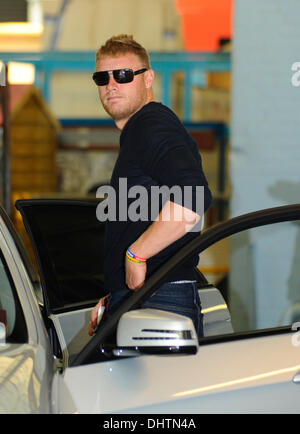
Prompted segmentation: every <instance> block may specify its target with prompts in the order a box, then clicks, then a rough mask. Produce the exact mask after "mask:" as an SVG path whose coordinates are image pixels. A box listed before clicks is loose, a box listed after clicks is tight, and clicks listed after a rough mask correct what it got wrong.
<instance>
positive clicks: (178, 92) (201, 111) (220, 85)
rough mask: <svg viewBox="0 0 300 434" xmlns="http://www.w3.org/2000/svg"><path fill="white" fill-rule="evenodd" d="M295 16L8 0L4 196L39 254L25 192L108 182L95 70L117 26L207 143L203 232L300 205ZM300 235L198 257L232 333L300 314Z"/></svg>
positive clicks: (168, 100) (90, 187)
mask: <svg viewBox="0 0 300 434" xmlns="http://www.w3.org/2000/svg"><path fill="white" fill-rule="evenodd" d="M299 14H300V4H299V2H298V0H288V1H287V2H282V0H272V1H270V0H263V1H262V0H214V1H212V0H201V1H200V0H151V1H150V2H149V1H148V0H112V1H110V0H109V1H108V0H85V1H82V0H27V1H26V0H2V1H1V4H0V61H1V74H0V84H1V86H0V92H1V113H0V126H1V129H0V132H1V135H0V145H1V185H0V194H1V203H2V205H3V206H4V208H5V209H6V211H7V212H8V214H9V215H10V217H11V218H12V220H13V222H14V224H15V226H16V228H17V230H18V232H19V233H20V235H21V237H22V239H23V241H24V243H25V245H26V247H27V249H28V252H29V254H30V255H31V257H32V259H33V260H34V258H33V256H32V252H31V246H30V242H29V239H28V238H27V236H26V233H25V229H24V227H23V224H22V220H21V216H20V214H19V213H18V212H17V211H16V209H15V208H14V203H15V201H16V200H17V199H24V198H25V199H26V198H40V197H42V198H45V197H51V198H53V197H58V198H82V197H93V198H94V197H95V191H96V188H97V186H98V185H103V184H107V183H108V182H109V179H110V175H111V172H112V169H113V166H114V163H115V161H116V158H117V155H118V147H119V144H118V141H119V131H118V130H117V129H116V127H115V125H114V123H113V122H112V121H111V120H110V119H109V118H108V115H107V114H106V112H105V111H104V110H103V108H102V107H101V105H100V103H99V100H98V94H97V92H96V89H95V86H94V83H93V82H92V80H91V74H92V72H93V70H94V62H95V60H94V59H95V52H96V50H97V49H98V48H99V46H100V45H101V44H102V43H103V42H104V41H105V40H106V39H108V38H109V37H110V36H112V35H114V34H120V33H128V34H133V35H134V37H135V39H136V40H138V41H140V43H141V44H142V45H144V46H145V48H146V49H147V50H148V51H149V52H150V60H151V64H152V67H153V69H154V71H155V73H156V81H155V87H154V94H155V100H157V101H161V102H163V103H164V104H166V105H167V106H169V107H170V108H172V109H173V110H174V111H175V113H176V114H177V115H178V116H179V118H180V119H181V120H182V122H183V123H184V125H185V126H186V128H187V129H188V131H189V132H190V134H191V135H192V136H193V137H194V139H195V140H196V142H197V144H198V148H199V152H200V153H201V156H202V160H203V167H204V171H205V174H206V176H207V178H208V181H209V185H210V188H211V190H212V193H213V203H212V206H211V207H210V209H209V210H208V212H207V215H206V219H205V229H208V228H210V227H212V226H213V225H216V224H218V223H219V222H222V221H224V220H226V219H229V218H231V217H235V216H238V215H241V214H244V213H248V212H251V211H256V210H259V209H263V208H271V207H275V206H280V205H286V204H293V203H298V202H299V196H300V195H299V186H300V177H299V157H300V155H299V153H300V146H299V137H300V131H299V130H300V123H299V120H298V118H299V113H300V98H299V92H300V90H299V89H298V86H299V85H300V81H299V82H298V80H297V76H296V75H295V74H296V73H297V63H299V62H300V54H299V44H298V41H299V39H300V28H299V24H298V19H297V17H298V16H299ZM299 65H300V63H299ZM299 65H298V67H300V66H299ZM298 232H299V231H298V226H297V225H296V224H290V225H289V227H287V228H285V229H284V230H282V231H281V230H279V231H274V232H273V233H272V234H270V237H271V242H270V241H269V240H268V241H267V244H264V240H263V237H260V236H258V235H255V236H253V237H246V238H245V239H239V240H237V241H236V242H230V240H229V239H225V240H224V241H222V242H220V243H219V244H217V245H214V246H213V247H212V248H211V249H208V250H207V251H206V252H205V253H203V254H202V255H201V257H200V261H199V269H200V271H202V273H203V274H204V275H205V276H206V278H207V279H208V281H209V282H210V283H212V284H215V285H216V286H217V287H218V289H220V291H221V292H222V294H223V296H224V298H225V300H226V302H227V303H228V305H229V308H230V312H231V315H232V319H233V324H234V327H235V328H236V329H239V330H249V329H251V328H260V329H263V328H266V327H269V326H278V325H280V324H284V323H285V321H287V318H289V315H290V311H291V309H296V310H297V309H298V310H297V312H298V311H299V305H300V292H299V291H297V288H298V283H299V282H298V279H296V278H295V277H294V275H295V270H296V269H297V258H298V257H299V252H298V251H299V247H298V248H297V239H298V237H299V235H298ZM241 244H243V249H242V251H241V250H238V248H239V245H241ZM266 246H267V247H266ZM277 264H280V265H277ZM241 282H243V283H245V282H248V284H247V285H244V286H243V288H242V285H241V284H240V283H241ZM287 282H289V283H287ZM291 282H292V283H291ZM286 288H287V289H286ZM291 288H292V289H291ZM295 288H296V289H295Z"/></svg>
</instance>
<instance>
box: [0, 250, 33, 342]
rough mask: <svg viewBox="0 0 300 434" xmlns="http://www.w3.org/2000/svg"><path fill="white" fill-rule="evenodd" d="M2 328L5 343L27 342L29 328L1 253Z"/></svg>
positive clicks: (0, 297) (0, 295) (0, 317)
mask: <svg viewBox="0 0 300 434" xmlns="http://www.w3.org/2000/svg"><path fill="white" fill-rule="evenodd" d="M0 323H1V324H0V327H1V332H2V338H3V333H4V330H5V342H9V343H24V342H27V340H28V338H27V328H26V323H25V319H24V315H23V312H22V309H21V305H20V302H19V300H18V297H17V294H16V290H15V286H14V283H13V280H12V278H11V275H10V272H9V269H8V267H7V264H6V262H5V259H4V257H3V255H2V253H1V252H0Z"/></svg>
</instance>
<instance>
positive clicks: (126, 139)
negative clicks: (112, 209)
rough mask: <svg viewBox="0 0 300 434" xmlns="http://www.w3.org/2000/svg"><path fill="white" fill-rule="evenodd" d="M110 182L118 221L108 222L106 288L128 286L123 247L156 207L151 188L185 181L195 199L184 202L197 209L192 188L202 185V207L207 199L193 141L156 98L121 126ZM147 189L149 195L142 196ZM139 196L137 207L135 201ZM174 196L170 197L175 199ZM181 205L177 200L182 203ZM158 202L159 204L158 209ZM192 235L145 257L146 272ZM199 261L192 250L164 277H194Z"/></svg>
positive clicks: (135, 236)
mask: <svg viewBox="0 0 300 434" xmlns="http://www.w3.org/2000/svg"><path fill="white" fill-rule="evenodd" d="M120 182H121V184H122V186H121V188H120V185H121V184H120ZM110 185H111V187H113V189H114V191H115V192H116V197H115V199H116V204H117V206H116V220H115V221H112V220H111V219H110V220H108V221H107V222H106V237H105V250H104V251H105V263H104V274H105V287H106V289H107V290H108V291H110V292H114V291H118V290H120V289H123V288H124V287H126V285H125V253H126V250H127V248H128V247H129V246H130V245H131V244H132V243H133V242H134V241H136V240H137V239H138V238H139V237H140V235H141V234H142V233H143V232H145V230H146V229H147V228H148V227H149V225H151V224H152V222H153V221H152V220H153V216H154V214H153V210H157V203H154V201H153V200H152V201H151V192H153V187H154V186H156V188H158V187H161V186H167V187H169V188H171V187H173V186H180V187H182V189H183V187H184V186H192V187H193V200H192V201H188V202H187V203H188V204H189V205H188V207H189V208H190V209H193V210H194V211H197V210H196V202H195V199H196V196H195V195H196V190H195V187H196V186H203V188H204V210H206V209H207V208H208V206H209V204H210V202H211V193H210V190H209V188H208V184H207V180H206V178H205V175H204V173H203V170H202V163H201V157H200V154H199V151H198V147H197V144H196V143H195V141H194V140H193V139H192V138H191V136H190V135H189V134H188V132H187V131H186V129H185V128H184V126H183V124H182V123H181V122H180V120H179V119H178V118H177V116H176V115H175V114H174V113H173V112H172V111H171V110H170V109H168V108H167V107H166V106H164V105H162V104H160V103H156V102H150V103H148V104H147V105H145V106H144V107H142V109H140V110H139V111H138V112H137V113H135V114H134V115H133V116H132V117H131V118H130V119H129V121H128V122H127V124H126V125H125V127H124V129H123V131H122V133H121V136H120V152H119V156H118V159H117V161H116V164H115V167H114V170H113V173H112V177H111V182H110ZM139 186H142V188H141V187H139ZM132 187H134V190H131V192H132V193H133V194H132V196H133V197H131V198H128V192H129V190H130V189H131V188H132ZM182 191H183V190H182ZM145 192H147V193H148V195H146V196H145V194H144V193H145ZM145 197H147V199H148V204H147V206H148V210H147V209H146V208H145V207H144V202H143V200H144V199H145ZM153 197H154V196H153ZM171 200H172V198H171ZM183 200H184V196H183ZM139 201H141V202H140V204H141V207H140V208H139V207H138V206H137V205H138V203H139ZM176 201H177V200H176V199H175V197H174V202H176ZM185 204H186V203H181V205H182V206H185ZM126 205H127V206H126ZM162 205H163V204H162V203H161V204H160V206H159V209H158V211H159V210H161V208H162ZM127 211H128V214H129V215H128V214H127ZM151 211H152V214H153V215H152V220H151ZM126 214H127V215H126ZM134 215H137V216H140V219H139V220H137V221H132V217H133V216H134ZM195 235H197V233H195V232H188V233H187V234H186V235H184V236H183V237H182V238H180V239H179V240H177V241H175V242H174V243H172V244H171V245H169V246H168V247H166V248H165V249H163V250H162V251H161V252H159V253H158V254H156V255H155V256H153V257H152V258H150V259H148V260H147V277H148V276H149V275H151V274H152V273H153V271H155V269H156V268H157V267H159V266H160V265H161V264H162V263H164V262H165V261H166V260H167V259H168V258H169V257H170V256H171V255H172V254H174V253H175V252H176V251H178V249H179V248H180V247H182V246H183V245H184V244H186V242H187V241H189V240H190V239H191V238H192V237H194V236H195ZM197 263H198V255H195V256H194V257H192V258H190V259H189V260H188V261H186V262H185V263H184V264H182V265H181V266H179V267H177V268H176V270H175V271H174V272H172V274H171V275H169V276H168V281H174V280H194V279H195V274H194V267H195V266H196V265H197Z"/></svg>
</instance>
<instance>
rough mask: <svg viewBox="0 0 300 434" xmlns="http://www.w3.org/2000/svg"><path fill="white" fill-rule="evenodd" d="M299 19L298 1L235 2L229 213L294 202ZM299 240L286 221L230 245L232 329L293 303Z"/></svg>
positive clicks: (265, 321) (298, 164) (299, 148)
mask: <svg viewBox="0 0 300 434" xmlns="http://www.w3.org/2000/svg"><path fill="white" fill-rule="evenodd" d="M299 16H300V2H299V1H298V0H286V1H284V2H283V1H282V0H235V7H234V43H233V55H232V74H233V75H232V121H231V157H230V175H231V184H232V200H231V215H232V216H235V215H239V214H242V213H246V212H250V211H254V210H257V209H261V208H267V207H274V206H280V205H286V204H290V203H297V202H298V203H299V202H300V122H299V116H300V87H298V86H295V84H297V83H298V81H299V84H300V79H299V77H298V75H299V74H298V75H297V76H296V75H295V74H296V72H295V71H292V66H293V65H294V64H295V62H297V61H298V62H299V61H300V49H299V40H300V26H299ZM299 66H300V65H299ZM294 68H295V69H296V67H295V65H294ZM293 76H294V77H293ZM292 77H293V80H292ZM293 84H294V85H293ZM299 239H300V231H299V225H295V224H290V225H289V228H285V229H283V228H282V229H278V228H276V229H275V228H274V229H273V230H272V231H271V232H269V236H268V237H262V236H250V237H249V238H248V240H246V241H245V240H244V241H245V246H244V250H243V254H237V251H238V250H237V245H233V246H232V249H233V251H232V254H231V287H232V291H231V299H232V306H233V308H234V309H235V310H236V313H237V323H238V324H239V326H241V327H243V326H245V327H247V326H248V325H251V324H253V325H254V326H256V327H268V326H269V325H270V323H271V324H272V323H273V322H274V321H275V320H276V321H277V317H278V316H279V317H280V318H282V316H284V315H285V311H286V309H288V307H289V306H290V305H292V304H294V303H296V302H299V301H300V282H298V278H297V277H296V274H295V273H296V268H297V267H295V266H293V264H295V258H297V257H298V258H299V255H300V252H299V249H300V243H298V245H297V244H296V242H297V240H299ZM298 268H299V264H298ZM250 275H251V277H250ZM245 282H247V284H246V285H245ZM249 282H251V284H249ZM291 282H293V283H291ZM298 283H299V286H298ZM243 285H244V289H243ZM291 285H292V287H291ZM238 312H240V313H239V314H238ZM279 313H280V314H279ZM278 321H280V320H279V318H278Z"/></svg>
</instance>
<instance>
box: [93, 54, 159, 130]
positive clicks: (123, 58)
mask: <svg viewBox="0 0 300 434" xmlns="http://www.w3.org/2000/svg"><path fill="white" fill-rule="evenodd" d="M143 67H144V65H142V64H141V61H140V59H139V58H138V57H137V56H136V55H135V54H132V53H128V54H124V55H123V54H122V55H121V54H120V55H118V56H116V57H108V56H107V57H102V58H100V59H99V60H98V61H97V62H96V71H111V70H113V69H121V68H131V69H132V70H133V71H136V70H138V69H141V68H143ZM151 77H152V71H146V72H145V73H143V74H139V75H135V76H134V79H133V81H131V82H130V83H123V84H119V83H117V82H116V81H115V79H114V77H113V75H112V73H111V72H110V73H109V83H108V84H107V85H104V86H98V93H99V97H100V100H101V102H102V104H103V107H104V109H105V110H106V111H107V113H108V114H109V115H110V116H111V117H112V118H113V119H114V121H115V122H116V124H117V126H118V127H120V128H121V129H122V128H123V126H124V125H125V123H126V122H127V120H128V119H129V118H130V117H131V116H132V115H133V114H134V113H136V112H137V111H138V110H139V109H140V108H142V107H143V105H145V104H147V103H148V102H149V101H150V100H151V96H152V93H151V85H152V81H151ZM149 79H150V82H149ZM152 79H153V77H152ZM149 83H150V84H149Z"/></svg>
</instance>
